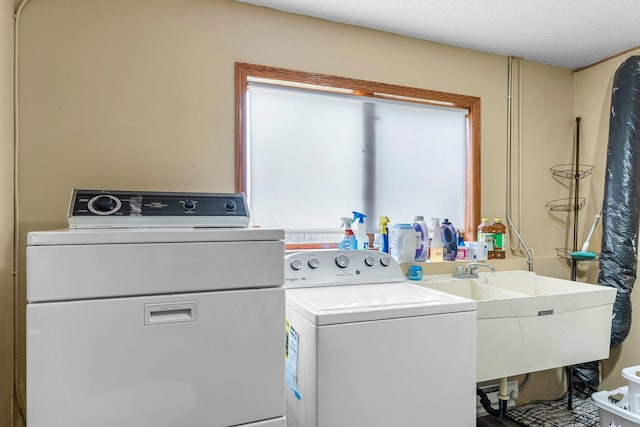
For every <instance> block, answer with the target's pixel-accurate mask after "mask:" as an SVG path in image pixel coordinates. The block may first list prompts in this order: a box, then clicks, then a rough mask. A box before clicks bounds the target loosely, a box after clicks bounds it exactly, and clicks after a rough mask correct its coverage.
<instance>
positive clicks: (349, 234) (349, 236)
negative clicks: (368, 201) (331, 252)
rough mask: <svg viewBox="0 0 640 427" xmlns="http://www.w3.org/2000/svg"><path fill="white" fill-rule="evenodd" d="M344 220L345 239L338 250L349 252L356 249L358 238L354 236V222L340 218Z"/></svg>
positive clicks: (347, 218)
mask: <svg viewBox="0 0 640 427" xmlns="http://www.w3.org/2000/svg"><path fill="white" fill-rule="evenodd" d="M340 219H341V220H342V227H344V238H343V239H342V240H341V241H340V244H339V245H338V249H341V250H344V251H346V250H349V249H355V248H356V236H354V234H353V230H352V229H351V223H352V222H353V220H352V219H351V218H349V217H343V218H340Z"/></svg>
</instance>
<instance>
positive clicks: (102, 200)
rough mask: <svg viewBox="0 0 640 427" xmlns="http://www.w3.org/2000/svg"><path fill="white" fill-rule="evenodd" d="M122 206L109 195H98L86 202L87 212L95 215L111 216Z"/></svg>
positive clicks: (118, 200) (115, 198)
mask: <svg viewBox="0 0 640 427" xmlns="http://www.w3.org/2000/svg"><path fill="white" fill-rule="evenodd" d="M121 206H122V202H121V201H120V199H118V198H117V197H115V196H112V195H110V194H100V195H97V196H95V197H93V198H92V199H91V200H89V201H88V202H87V209H89V212H91V213H94V214H96V215H111V214H112V213H114V212H117V211H118V210H119V209H120V207H121Z"/></svg>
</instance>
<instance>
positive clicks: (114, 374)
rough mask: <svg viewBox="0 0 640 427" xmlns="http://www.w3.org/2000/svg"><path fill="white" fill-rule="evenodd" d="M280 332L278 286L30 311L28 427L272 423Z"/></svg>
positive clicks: (280, 371)
mask: <svg viewBox="0 0 640 427" xmlns="http://www.w3.org/2000/svg"><path fill="white" fill-rule="evenodd" d="M283 330H284V289H281V288H273V289H258V290H238V291H223V292H207V293H192V294H176V295H163V296H151V297H132V298H114V299H103V300H86V301H73V302H56V303H40V304H29V305H28V306H27V402H28V406H27V425H28V426H29V427H45V426H46V427H57V426H60V427H62V426H64V427H76V426H77V427H87V426H91V427H103V426H104V427H107V426H109V427H116V426H118V427H128V426H130V427H146V426H149V427H151V426H153V427H162V426H190V427H196V426H207V427H222V426H224V427H226V426H232V425H233V426H235V425H238V424H245V423H250V422H256V421H261V420H269V419H273V418H279V419H281V418H280V417H282V416H283V413H284V382H283V378H284V357H283ZM278 422H279V421H278ZM276 425H277V424H276Z"/></svg>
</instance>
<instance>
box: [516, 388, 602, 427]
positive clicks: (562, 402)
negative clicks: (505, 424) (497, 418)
mask: <svg viewBox="0 0 640 427" xmlns="http://www.w3.org/2000/svg"><path fill="white" fill-rule="evenodd" d="M591 394H592V391H591V390H576V389H574V390H573V409H572V410H569V409H567V399H568V397H567V395H565V396H564V397H563V398H562V399H558V400H546V401H541V402H534V403H528V404H526V405H522V406H518V407H516V408H512V409H509V410H508V411H507V418H509V419H512V420H513V421H515V422H517V423H520V424H522V425H523V426H527V427H597V426H598V422H599V418H600V416H599V413H598V407H597V406H596V405H595V403H593V401H592V400H591Z"/></svg>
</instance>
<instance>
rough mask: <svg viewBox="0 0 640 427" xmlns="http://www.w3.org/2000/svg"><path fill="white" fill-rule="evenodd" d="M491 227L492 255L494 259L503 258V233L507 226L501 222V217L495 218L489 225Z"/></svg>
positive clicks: (504, 254) (504, 255)
mask: <svg viewBox="0 0 640 427" xmlns="http://www.w3.org/2000/svg"><path fill="white" fill-rule="evenodd" d="M491 228H493V257H492V258H495V259H505V257H506V252H505V239H504V237H505V234H506V232H507V227H506V226H505V225H504V224H503V223H502V219H500V218H496V219H495V222H494V223H493V224H492V225H491Z"/></svg>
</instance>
